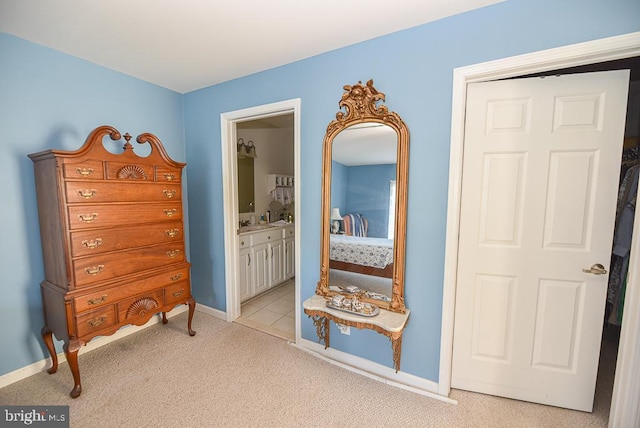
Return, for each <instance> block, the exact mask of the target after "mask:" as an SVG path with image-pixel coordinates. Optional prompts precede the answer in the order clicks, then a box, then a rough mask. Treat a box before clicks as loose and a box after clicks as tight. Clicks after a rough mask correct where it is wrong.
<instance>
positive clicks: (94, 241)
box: [82, 238, 102, 250]
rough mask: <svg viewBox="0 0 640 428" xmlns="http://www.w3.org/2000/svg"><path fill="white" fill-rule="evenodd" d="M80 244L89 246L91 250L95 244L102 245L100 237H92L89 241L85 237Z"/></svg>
mask: <svg viewBox="0 0 640 428" xmlns="http://www.w3.org/2000/svg"><path fill="white" fill-rule="evenodd" d="M82 245H84V246H85V247H87V248H89V249H90V250H93V249H94V248H96V247H97V246H99V245H102V238H96V239H92V240H91V241H87V240H86V239H85V240H84V241H82Z"/></svg>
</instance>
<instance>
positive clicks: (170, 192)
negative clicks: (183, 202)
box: [162, 190, 176, 199]
mask: <svg viewBox="0 0 640 428" xmlns="http://www.w3.org/2000/svg"><path fill="white" fill-rule="evenodd" d="M162 193H164V196H166V197H167V198H169V199H173V198H175V197H176V191H175V190H163V191H162Z"/></svg>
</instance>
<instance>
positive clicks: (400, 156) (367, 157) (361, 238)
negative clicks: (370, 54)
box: [316, 80, 409, 313]
mask: <svg viewBox="0 0 640 428" xmlns="http://www.w3.org/2000/svg"><path fill="white" fill-rule="evenodd" d="M344 91H345V92H344V93H343V95H342V99H341V100H340V102H339V107H340V111H338V113H337V114H336V119H335V120H333V121H332V122H331V123H329V125H328V126H327V131H326V134H325V136H324V141H323V164H322V165H323V166H322V177H323V178H322V227H321V231H322V232H321V233H322V241H321V262H320V281H319V282H318V285H317V287H316V294H319V295H321V296H324V297H329V296H333V295H336V294H344V295H346V296H353V295H356V296H358V298H359V299H360V300H362V301H364V302H370V303H373V304H375V305H377V306H378V307H380V308H383V309H387V310H390V311H393V312H400V313H404V312H405V311H406V308H405V302H404V265H405V248H406V240H405V238H406V217H407V181H408V163H409V130H408V128H407V126H406V124H405V123H404V122H403V120H402V119H401V118H400V116H399V115H398V114H397V113H394V112H389V111H388V109H387V107H386V106H384V105H382V104H381V103H383V102H384V101H385V95H384V94H383V93H382V92H378V91H377V90H376V89H375V87H374V86H373V80H369V81H368V82H367V83H366V85H363V84H362V83H361V82H358V83H357V84H356V85H353V86H351V85H346V86H344ZM343 109H344V111H343Z"/></svg>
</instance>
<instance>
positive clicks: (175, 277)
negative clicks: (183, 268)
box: [171, 273, 182, 281]
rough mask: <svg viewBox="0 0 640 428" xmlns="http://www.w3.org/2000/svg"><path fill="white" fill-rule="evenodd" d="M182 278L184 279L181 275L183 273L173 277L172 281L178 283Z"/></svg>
mask: <svg viewBox="0 0 640 428" xmlns="http://www.w3.org/2000/svg"><path fill="white" fill-rule="evenodd" d="M180 278H182V274H181V273H179V274H177V275H173V276H172V277H171V281H177V280H179V279H180Z"/></svg>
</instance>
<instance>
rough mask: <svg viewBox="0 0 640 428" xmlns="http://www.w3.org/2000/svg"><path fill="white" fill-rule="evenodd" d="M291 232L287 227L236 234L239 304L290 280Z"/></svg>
mask: <svg viewBox="0 0 640 428" xmlns="http://www.w3.org/2000/svg"><path fill="white" fill-rule="evenodd" d="M294 233H295V232H294V228H293V225H291V226H286V227H268V228H266V229H263V230H257V231H251V232H245V233H240V234H239V235H238V248H239V263H240V266H239V271H240V276H239V288H240V301H241V302H244V301H245V300H248V299H250V298H252V297H254V296H257V295H258V294H261V293H263V292H265V291H267V290H269V289H270V288H272V287H274V286H276V285H279V284H282V283H283V282H285V281H287V280H288V279H291V278H293V276H294V275H295V268H294V260H295V258H294V238H295V235H294Z"/></svg>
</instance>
